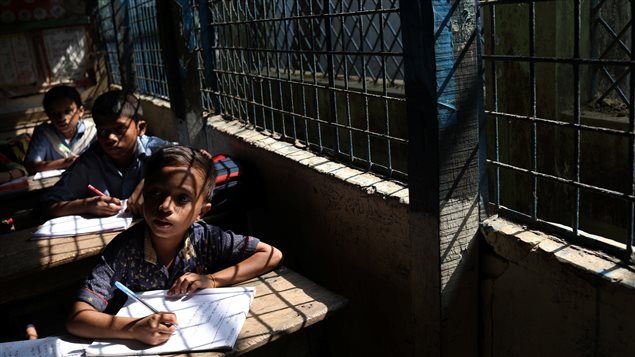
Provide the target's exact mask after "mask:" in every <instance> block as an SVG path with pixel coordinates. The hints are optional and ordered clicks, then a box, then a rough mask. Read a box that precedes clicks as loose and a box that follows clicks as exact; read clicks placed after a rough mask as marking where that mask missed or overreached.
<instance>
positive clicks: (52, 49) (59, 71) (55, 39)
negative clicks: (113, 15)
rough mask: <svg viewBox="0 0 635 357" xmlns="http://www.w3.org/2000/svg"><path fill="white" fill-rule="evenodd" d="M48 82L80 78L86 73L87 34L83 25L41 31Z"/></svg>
mask: <svg viewBox="0 0 635 357" xmlns="http://www.w3.org/2000/svg"><path fill="white" fill-rule="evenodd" d="M42 42H43V45H44V52H45V56H46V64H47V66H48V68H47V69H48V77H49V82H51V83H57V82H69V81H76V80H81V79H83V78H84V75H85V73H86V65H87V63H86V55H87V36H86V29H85V28H84V27H83V26H78V27H65V28H57V29H50V30H44V31H42Z"/></svg>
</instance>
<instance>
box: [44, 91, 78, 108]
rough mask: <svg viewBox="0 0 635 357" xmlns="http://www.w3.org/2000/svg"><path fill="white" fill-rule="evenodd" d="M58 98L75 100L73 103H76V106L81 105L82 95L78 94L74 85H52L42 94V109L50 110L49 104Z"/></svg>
mask: <svg viewBox="0 0 635 357" xmlns="http://www.w3.org/2000/svg"><path fill="white" fill-rule="evenodd" d="M60 99H70V100H72V101H73V102H75V105H77V108H79V107H81V106H82V97H81V96H80V95H79V92H78V91H77V89H75V87H71V86H64V85H62V86H56V87H53V88H51V89H49V90H48V91H47V92H46V93H45V94H44V99H42V106H43V107H44V111H45V112H47V113H48V112H49V111H51V105H53V103H55V102H57V101H58V100H60Z"/></svg>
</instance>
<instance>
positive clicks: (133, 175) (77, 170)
mask: <svg viewBox="0 0 635 357" xmlns="http://www.w3.org/2000/svg"><path fill="white" fill-rule="evenodd" d="M169 144H172V143H170V142H168V141H165V140H163V139H160V138H157V137H154V136H145V135H144V136H140V137H137V147H136V152H135V155H134V159H133V160H132V163H131V164H130V166H129V167H128V168H127V169H126V170H125V172H121V171H119V169H118V168H117V166H116V165H115V163H114V162H113V161H112V159H111V158H110V156H108V154H106V153H105V152H104V150H103V149H102V148H101V146H99V142H94V143H93V144H92V145H91V146H90V148H89V149H88V150H87V151H86V152H84V153H83V154H82V155H80V157H79V158H78V159H77V160H75V162H74V163H73V165H71V167H69V168H68V169H67V170H66V171H65V172H64V173H63V174H62V177H61V178H60V180H59V181H58V182H57V183H56V184H55V186H53V187H51V188H50V189H49V190H47V191H46V192H45V193H44V194H43V195H42V199H41V200H42V202H43V203H44V204H46V205H50V204H52V203H54V202H59V201H72V200H76V199H80V198H86V197H91V196H94V195H95V193H93V191H91V190H90V189H89V188H88V184H91V185H93V186H94V187H95V188H97V189H98V190H100V191H101V192H103V193H104V194H106V195H107V196H111V197H116V198H119V199H126V198H128V197H129V196H130V194H132V192H133V191H134V189H135V188H136V187H137V185H138V184H139V182H141V179H142V178H143V169H144V167H145V162H146V159H147V158H149V157H150V155H152V153H153V152H154V151H156V150H158V149H159V148H161V147H162V146H165V145H169Z"/></svg>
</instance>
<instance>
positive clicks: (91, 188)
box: [88, 184, 123, 286]
mask: <svg viewBox="0 0 635 357" xmlns="http://www.w3.org/2000/svg"><path fill="white" fill-rule="evenodd" d="M88 188H89V189H90V190H91V191H93V192H95V193H96V194H98V195H99V196H106V195H105V194H104V193H103V192H101V191H99V190H98V189H96V188H95V186H93V185H91V184H89V185H88ZM122 286H123V285H122Z"/></svg>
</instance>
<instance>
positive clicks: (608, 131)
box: [485, 110, 635, 137]
mask: <svg viewBox="0 0 635 357" xmlns="http://www.w3.org/2000/svg"><path fill="white" fill-rule="evenodd" d="M485 114H488V115H490V116H493V117H500V118H505V119H512V120H524V121H535V122H537V123H542V124H551V125H555V126H560V127H568V128H572V129H576V130H586V131H590V132H598V133H604V134H612V135H618V136H622V137H634V136H635V133H632V132H630V131H628V130H616V129H609V128H603V127H598V126H591V125H584V124H577V123H573V122H564V121H558V120H551V119H544V118H538V117H535V118H532V117H529V116H526V115H517V114H509V113H503V112H493V111H491V110H486V111H485Z"/></svg>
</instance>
